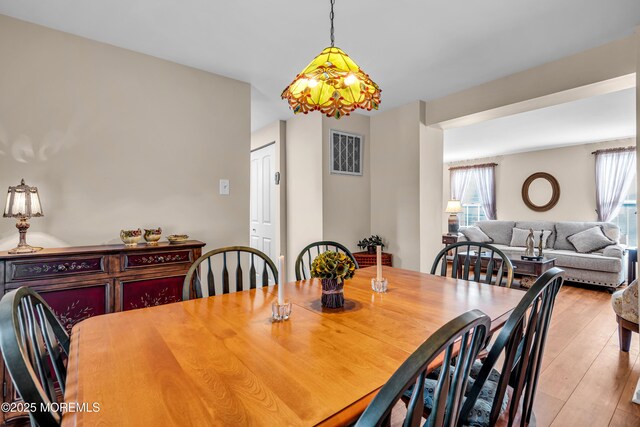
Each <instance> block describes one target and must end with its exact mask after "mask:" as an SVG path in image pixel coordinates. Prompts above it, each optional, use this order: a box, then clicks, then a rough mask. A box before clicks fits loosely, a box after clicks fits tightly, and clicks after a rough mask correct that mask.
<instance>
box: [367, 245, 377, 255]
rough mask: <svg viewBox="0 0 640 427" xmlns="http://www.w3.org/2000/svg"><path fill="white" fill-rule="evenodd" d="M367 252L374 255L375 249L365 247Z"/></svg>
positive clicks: (373, 247)
mask: <svg viewBox="0 0 640 427" xmlns="http://www.w3.org/2000/svg"><path fill="white" fill-rule="evenodd" d="M367 252H369V253H370V254H375V253H376V247H375V246H367Z"/></svg>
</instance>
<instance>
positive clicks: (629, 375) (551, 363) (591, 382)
mask: <svg viewBox="0 0 640 427" xmlns="http://www.w3.org/2000/svg"><path fill="white" fill-rule="evenodd" d="M610 300H611V295H609V293H607V292H606V291H601V290H594V289H588V288H583V287H577V286H572V285H565V286H563V288H562V289H561V290H560V294H559V295H558V298H557V300H556V306H555V310H554V313H553V317H552V320H551V326H550V328H549V333H548V337H547V345H546V349H545V355H544V359H543V370H542V373H541V375H540V383H539V386H538V393H537V395H536V401H535V410H534V412H535V416H536V421H537V426H539V427H548V426H551V427H574V426H575V427H586V426H589V427H598V426H603V427H604V426H611V427H626V426H629V427H630V426H634V427H638V426H640V405H636V404H634V403H632V402H631V397H632V395H633V391H634V389H635V386H636V384H637V382H638V378H639V377H640V357H639V349H640V343H638V334H633V342H632V344H631V351H630V352H629V353H623V352H621V351H620V349H619V347H618V332H617V323H616V319H615V315H614V314H613V309H612V308H611V303H610ZM403 409H404V408H403V407H402V408H401V407H397V408H394V418H393V422H394V423H393V425H396V424H395V422H396V421H398V420H399V418H400V417H401V416H402V414H403V412H404V411H403Z"/></svg>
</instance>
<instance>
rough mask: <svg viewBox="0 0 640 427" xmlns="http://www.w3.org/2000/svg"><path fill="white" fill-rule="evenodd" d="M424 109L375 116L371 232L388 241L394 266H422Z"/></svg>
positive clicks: (405, 108)
mask: <svg viewBox="0 0 640 427" xmlns="http://www.w3.org/2000/svg"><path fill="white" fill-rule="evenodd" d="M420 122H421V105H420V102H419V101H416V102H412V103H410V104H407V105H405V106H402V107H398V108H395V109H393V110H388V111H384V112H381V113H378V114H376V115H375V116H372V117H371V144H370V145H371V153H372V154H371V160H370V161H371V231H372V233H374V234H379V235H380V236H382V237H384V238H385V240H386V241H387V243H388V247H387V250H389V252H391V253H393V257H394V261H393V262H394V266H396V267H401V268H407V269H411V270H418V269H419V267H420Z"/></svg>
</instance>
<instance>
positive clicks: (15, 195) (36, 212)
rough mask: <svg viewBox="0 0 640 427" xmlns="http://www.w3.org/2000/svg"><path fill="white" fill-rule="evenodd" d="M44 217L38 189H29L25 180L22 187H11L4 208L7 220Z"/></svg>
mask: <svg viewBox="0 0 640 427" xmlns="http://www.w3.org/2000/svg"><path fill="white" fill-rule="evenodd" d="M42 215H43V213H42V205H41V204H40V196H39V195H38V189H37V188H36V187H29V186H28V185H26V184H25V183H24V179H23V180H22V181H21V182H20V185H17V186H15V187H9V191H8V193H7V203H6V205H5V207H4V215H3V216H4V217H5V218H12V217H15V218H31V217H37V216H42Z"/></svg>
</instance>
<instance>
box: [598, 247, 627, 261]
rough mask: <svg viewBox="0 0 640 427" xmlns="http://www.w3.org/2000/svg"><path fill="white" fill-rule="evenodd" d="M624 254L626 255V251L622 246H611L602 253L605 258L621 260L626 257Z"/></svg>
mask: <svg viewBox="0 0 640 427" xmlns="http://www.w3.org/2000/svg"><path fill="white" fill-rule="evenodd" d="M624 253H625V249H624V248H623V247H622V246H620V245H609V246H607V247H606V248H604V250H603V251H602V255H603V256H609V257H613V258H620V259H622V258H623V257H624Z"/></svg>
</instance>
